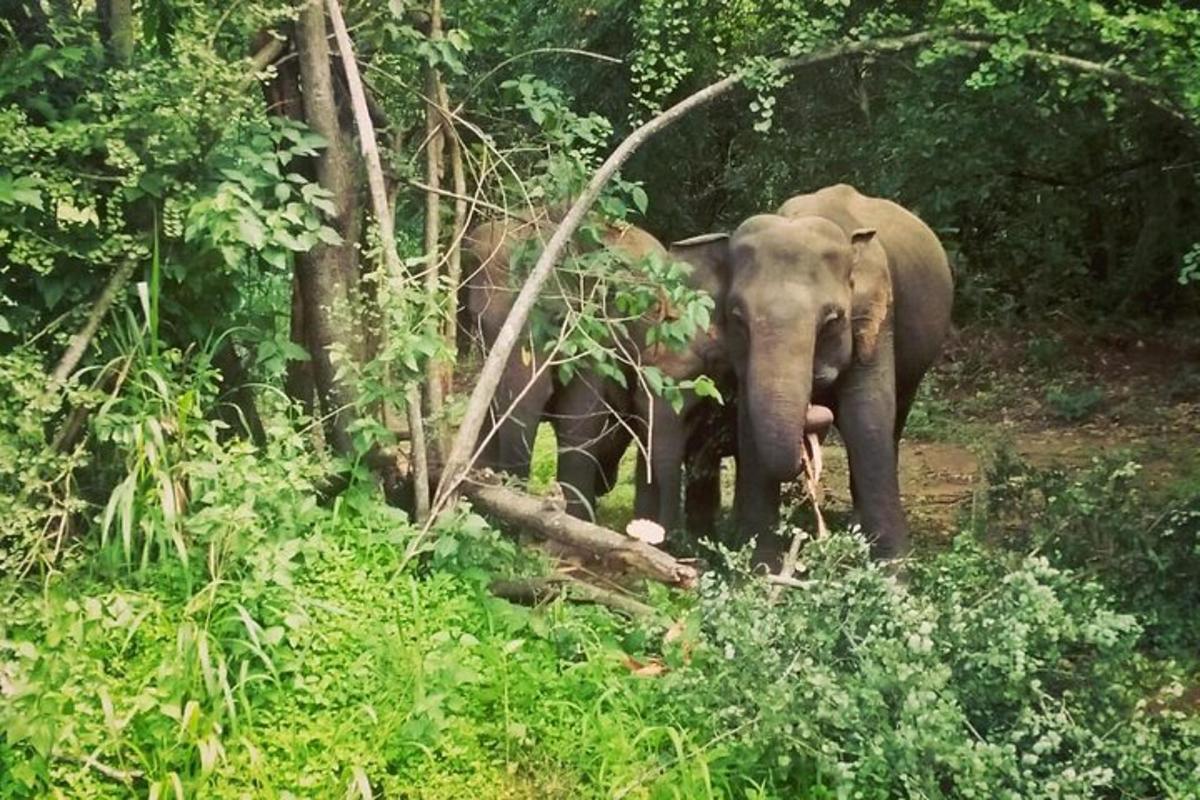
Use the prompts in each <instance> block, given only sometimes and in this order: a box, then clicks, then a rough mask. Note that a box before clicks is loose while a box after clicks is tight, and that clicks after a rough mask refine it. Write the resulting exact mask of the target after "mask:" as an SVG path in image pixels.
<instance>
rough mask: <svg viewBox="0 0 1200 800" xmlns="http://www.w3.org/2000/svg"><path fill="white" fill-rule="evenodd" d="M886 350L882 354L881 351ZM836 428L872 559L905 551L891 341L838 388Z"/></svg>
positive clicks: (881, 346) (856, 508)
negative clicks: (897, 458) (873, 358)
mask: <svg viewBox="0 0 1200 800" xmlns="http://www.w3.org/2000/svg"><path fill="white" fill-rule="evenodd" d="M885 350H886V352H885ZM837 426H838V432H839V433H840V434H841V437H842V441H843V442H845V444H846V455H847V458H848V460H849V463H850V485H851V491H852V493H853V495H854V509H855V512H856V513H857V515H858V517H859V521H860V523H861V524H862V526H863V529H864V531H865V532H866V534H867V536H868V537H869V538H870V540H871V554H872V556H874V557H875V558H877V559H891V558H898V557H901V556H903V555H905V553H906V552H907V549H908V524H907V522H906V521H905V519H904V509H903V507H902V506H901V504H900V480H899V477H898V475H897V468H896V439H895V436H896V395H895V378H894V371H893V369H892V354H891V342H890V339H889V341H887V342H886V347H885V344H884V343H882V342H881V344H880V352H879V354H878V360H877V362H876V363H875V364H874V365H872V366H861V365H860V366H858V367H856V368H854V369H852V370H851V371H850V372H849V373H847V374H846V376H845V378H844V379H843V385H842V386H841V387H839V391H838V403H837Z"/></svg>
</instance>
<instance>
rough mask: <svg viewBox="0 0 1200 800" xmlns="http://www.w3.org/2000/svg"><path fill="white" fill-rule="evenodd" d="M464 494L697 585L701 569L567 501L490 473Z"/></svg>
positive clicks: (612, 556)
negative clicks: (578, 511) (590, 518)
mask: <svg viewBox="0 0 1200 800" xmlns="http://www.w3.org/2000/svg"><path fill="white" fill-rule="evenodd" d="M462 490H463V494H464V495H466V496H467V498H468V499H470V500H471V502H472V503H473V504H474V505H475V507H476V508H477V509H479V510H480V511H483V512H485V513H487V514H491V515H493V516H495V517H498V518H500V519H501V520H504V521H505V522H508V523H510V524H513V525H516V526H519V527H521V528H522V529H525V530H529V531H531V532H533V533H535V534H537V535H538V536H540V537H542V538H544V539H550V540H552V541H554V542H558V543H561V544H565V545H568V546H570V547H573V548H576V549H578V550H582V551H583V552H585V553H588V554H590V555H592V556H593V557H595V558H597V559H600V560H603V561H609V562H615V563H617V564H619V565H620V566H621V567H623V568H625V569H628V570H630V571H632V572H636V573H637V574H639V575H643V576H645V577H647V578H653V579H654V580H656V581H660V582H662V583H665V584H668V585H670V586H678V587H682V588H691V587H692V586H694V585H695V583H696V579H697V578H698V577H699V573H698V572H697V570H696V568H695V567H693V566H691V565H689V564H684V563H682V562H680V561H677V560H676V559H675V558H673V557H672V556H670V555H669V554H667V553H665V552H663V551H662V550H659V549H658V548H657V547H654V546H652V545H649V544H646V543H645V542H642V541H638V540H637V539H634V538H632V537H630V536H624V535H622V534H620V533H617V532H616V531H612V530H609V529H608V528H605V527H603V526H600V525H596V524H595V523H592V522H587V521H586V520H581V519H576V518H575V517H572V516H571V515H569V514H568V513H567V512H566V509H565V508H563V507H562V505H561V503H559V502H556V501H555V500H554V499H551V498H540V497H534V496H533V495H529V494H525V493H524V492H521V491H518V490H517V489H513V488H510V487H508V486H503V485H501V484H500V483H499V482H498V481H497V480H496V479H495V477H494V476H492V475H490V474H489V473H478V472H476V473H472V474H471V475H470V476H468V478H467V479H466V480H465V481H463V484H462Z"/></svg>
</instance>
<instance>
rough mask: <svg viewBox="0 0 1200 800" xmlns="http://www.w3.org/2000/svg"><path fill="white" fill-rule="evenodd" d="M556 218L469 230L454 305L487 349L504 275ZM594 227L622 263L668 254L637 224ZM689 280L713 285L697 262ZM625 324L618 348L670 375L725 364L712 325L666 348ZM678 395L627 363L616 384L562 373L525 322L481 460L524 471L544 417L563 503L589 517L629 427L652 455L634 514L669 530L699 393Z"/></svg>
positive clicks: (505, 293) (506, 305)
mask: <svg viewBox="0 0 1200 800" xmlns="http://www.w3.org/2000/svg"><path fill="white" fill-rule="evenodd" d="M555 225H556V222H555V221H554V220H553V219H551V218H549V217H548V216H547V215H545V214H544V213H541V214H539V215H537V216H535V217H534V218H533V219H532V220H527V219H520V218H510V219H507V220H497V221H491V222H485V223H482V224H480V225H478V226H476V227H475V228H474V229H472V230H471V231H470V232H469V233H468V235H467V237H466V239H465V242H464V244H465V256H466V259H465V266H466V268H467V280H466V284H465V289H464V297H463V302H462V305H463V308H464V311H465V325H466V327H468V328H469V329H470V330H471V331H472V332H473V333H476V334H477V335H478V338H479V340H480V343H481V344H482V346H483V348H484V349H485V350H486V349H487V348H490V347H491V346H492V344H493V343H494V342H495V340H496V336H497V335H498V333H499V330H500V327H501V326H502V325H503V323H504V320H505V319H506V318H507V316H508V313H509V311H510V310H511V308H512V304H513V301H514V299H515V297H516V291H517V288H518V287H516V286H514V285H513V281H512V280H511V273H512V269H513V261H514V258H515V257H516V256H517V253H518V249H519V248H521V247H523V246H525V244H526V243H528V242H530V240H533V239H536V238H541V239H542V240H545V239H546V238H548V237H549V236H550V235H551V234H552V233H553V230H554V227H555ZM600 230H601V235H600V237H599V238H600V239H601V246H602V247H604V248H607V249H609V250H611V251H613V252H615V253H617V254H619V255H620V256H621V257H622V258H623V259H626V260H627V261H629V262H637V261H639V260H640V259H644V258H647V257H651V256H660V257H666V255H667V253H666V250H665V249H664V248H663V247H662V245H661V244H660V243H659V242H658V240H656V239H655V238H654V237H653V236H651V235H650V234H648V233H646V232H645V231H643V230H642V229H640V228H637V227H635V226H632V225H608V226H603V227H602V228H601V229H600ZM577 246H579V244H578V242H577ZM689 283H691V284H692V286H693V287H695V288H698V289H702V290H705V291H710V292H716V291H718V290H719V281H718V280H717V278H716V276H715V275H713V274H711V273H707V272H705V271H704V270H703V269H696V270H693V274H692V277H691V279H690V280H689ZM630 329H631V336H630V338H629V340H628V341H622V342H618V343H616V344H618V345H619V347H620V348H621V349H622V350H623V351H624V352H625V354H626V356H627V357H630V360H634V361H640V362H641V364H643V365H651V366H655V367H657V368H658V369H659V370H660V372H661V373H662V374H663V375H665V376H667V377H669V378H671V379H673V380H676V381H684V380H689V379H692V378H696V377H698V376H699V375H700V374H702V373H704V372H706V371H708V372H710V373H711V372H715V371H717V370H719V369H723V366H721V365H722V364H723V362H721V360H720V355H719V349H718V348H717V346H716V345H717V343H718V341H719V340H718V338H717V337H716V336H715V335H714V332H713V330H706V331H700V332H698V333H697V334H696V335H695V336H694V337H693V338H692V340H691V342H690V343H689V344H688V345H687V346H685V347H682V348H678V349H669V348H666V347H664V346H662V345H647V344H646V341H645V330H646V327H645V325H643V324H640V323H638V324H634V325H631V326H630ZM607 344H612V343H607ZM684 403H685V407H684V409H683V411H682V412H681V413H677V412H676V411H675V410H674V409H673V408H672V407H671V405H670V404H669V403H667V402H664V401H663V400H662V399H661V398H658V397H656V396H653V395H651V394H650V393H649V392H647V391H646V390H645V384H644V383H643V382H642V381H640V380H638V378H637V376H636V375H635V374H634V370H633V369H632V368H629V369H628V370H627V371H626V375H625V385H624V386H623V385H622V384H621V383H619V382H618V381H616V380H614V379H612V378H611V377H604V376H601V375H599V374H597V373H596V372H595V371H593V370H588V369H583V370H577V371H576V372H575V375H574V377H573V378H572V379H570V380H567V381H563V380H561V379H560V378H559V377H558V376H557V375H556V370H555V369H554V367H553V366H552V365H550V364H547V362H546V357H545V355H544V353H543V352H542V351H541V348H540V347H539V346H538V344H537V343H536V342H534V340H533V337H532V336H531V335H530V333H529V331H528V329H527V330H526V331H525V332H524V333H523V335H522V342H521V343H520V344H519V345H518V347H517V348H516V349H514V352H513V354H512V355H511V356H510V358H509V359H508V361H507V362H506V364H505V368H504V373H503V376H502V378H501V382H500V386H499V388H498V389H497V392H496V395H495V398H494V400H493V404H492V425H490V426H488V427H489V428H494V430H485V431H484V433H483V436H484V437H485V441H484V442H483V444H482V448H481V450H482V453H481V463H482V464H483V465H485V466H489V467H491V468H493V469H498V470H502V471H505V472H509V473H511V474H514V475H516V476H518V477H522V478H524V477H528V475H529V470H530V462H531V459H532V454H533V443H534V439H535V437H536V434H537V426H538V424H539V423H540V422H541V421H543V420H548V421H549V422H550V423H551V424H552V425H553V427H554V430H555V433H556V437H557V439H558V481H559V483H560V484H561V485H562V488H563V492H564V495H565V499H566V503H567V508H568V510H569V511H570V512H571V513H572V514H574V515H575V516H579V517H583V518H592V517H594V510H595V500H596V497H597V496H598V495H601V494H604V493H606V492H607V491H608V490H609V489H611V488H612V487H613V486H614V485H615V483H616V478H617V470H618V465H619V462H620V459H621V457H622V455H623V454H624V452H625V451H626V449H627V448H628V446H629V443H630V441H631V439H632V438H633V436H634V435H635V434H636V435H637V436H638V438H639V440H640V449H641V451H642V452H643V453H647V452H648V453H649V454H650V459H649V465H647V459H645V458H644V457H642V458H641V459H639V460H640V468H639V475H640V477H641V478H642V480H639V484H638V490H637V491H638V500H637V510H638V513H639V516H646V517H650V518H652V519H655V520H657V521H659V522H660V523H661V524H663V525H664V527H667V528H673V527H675V526H676V524H677V521H678V515H679V505H680V503H679V497H680V477H679V476H680V470H681V467H682V459H683V458H684V452H685V448H684V444H685V442H686V436H687V431H686V421H687V420H688V419H690V418H693V417H694V416H695V413H696V410H697V409H699V408H702V407H703V405H704V401H701V400H700V399H699V398H697V397H695V396H694V394H693V393H691V392H685V393H684Z"/></svg>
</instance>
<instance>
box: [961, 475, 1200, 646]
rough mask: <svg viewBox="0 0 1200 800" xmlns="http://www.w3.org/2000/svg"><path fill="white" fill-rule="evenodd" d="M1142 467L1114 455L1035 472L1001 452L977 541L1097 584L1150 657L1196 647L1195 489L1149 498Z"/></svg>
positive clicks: (1199, 589) (1199, 515)
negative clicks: (1130, 616) (985, 539)
mask: <svg viewBox="0 0 1200 800" xmlns="http://www.w3.org/2000/svg"><path fill="white" fill-rule="evenodd" d="M1140 469H1141V468H1140V466H1139V465H1138V464H1137V463H1136V462H1133V461H1129V460H1128V459H1126V458H1125V457H1123V456H1121V455H1110V456H1107V457H1103V458H1095V459H1093V461H1092V463H1091V465H1090V466H1088V467H1087V468H1085V469H1082V470H1076V471H1070V470H1065V469H1061V468H1037V467H1034V466H1031V465H1029V464H1026V463H1024V462H1021V461H1020V460H1018V459H1016V458H1015V457H1014V456H1013V454H1012V453H1011V452H1008V451H1001V452H1000V453H999V454H998V456H997V457H996V459H995V460H994V462H993V463H992V465H991V467H990V468H989V470H988V475H987V483H988V490H987V495H986V503H985V504H984V506H985V508H984V512H985V513H983V514H982V515H979V516H978V517H977V519H976V522H975V525H976V528H977V530H978V532H979V534H980V535H983V536H990V537H992V538H994V539H997V540H999V541H1000V542H1002V543H1003V544H1004V545H1005V546H1007V547H1009V548H1013V549H1018V550H1024V551H1028V550H1034V549H1036V550H1038V551H1040V552H1043V553H1045V554H1046V555H1047V556H1048V557H1049V558H1050V559H1051V561H1052V562H1053V563H1054V564H1056V565H1061V566H1064V567H1067V568H1069V569H1073V570H1077V571H1079V572H1081V573H1083V574H1086V575H1089V576H1091V577H1093V578H1095V579H1096V580H1098V581H1100V582H1102V583H1103V584H1104V585H1105V586H1106V587H1107V588H1108V589H1109V590H1110V591H1111V592H1112V593H1113V595H1114V597H1115V598H1116V599H1117V601H1118V602H1119V603H1120V605H1121V607H1122V608H1125V609H1127V610H1129V611H1130V612H1132V613H1135V614H1137V616H1138V618H1139V619H1140V620H1141V622H1142V624H1143V626H1144V627H1145V629H1146V636H1145V639H1144V643H1145V644H1146V645H1147V646H1149V647H1150V648H1152V649H1153V650H1155V651H1160V652H1164V653H1172V654H1173V653H1182V654H1193V655H1194V653H1195V652H1196V651H1197V648H1200V631H1198V630H1197V629H1196V625H1195V609H1196V607H1197V605H1200V584H1198V583H1197V580H1196V576H1197V575H1200V491H1198V490H1197V486H1196V485H1195V484H1194V483H1192V484H1189V483H1187V482H1184V483H1181V484H1180V486H1179V487H1178V489H1177V490H1175V492H1174V494H1172V495H1168V496H1166V497H1158V498H1155V502H1148V501H1147V498H1146V497H1145V496H1144V494H1143V491H1142V490H1141V489H1139V488H1138V485H1137V477H1138V473H1139V472H1140Z"/></svg>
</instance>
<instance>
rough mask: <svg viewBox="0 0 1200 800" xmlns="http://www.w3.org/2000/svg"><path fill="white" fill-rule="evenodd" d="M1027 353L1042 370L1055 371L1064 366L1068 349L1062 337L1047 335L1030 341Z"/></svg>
mask: <svg viewBox="0 0 1200 800" xmlns="http://www.w3.org/2000/svg"><path fill="white" fill-rule="evenodd" d="M1025 352H1026V354H1027V355H1028V356H1029V360H1030V362H1032V363H1033V364H1034V365H1036V366H1038V367H1040V368H1042V369H1054V368H1056V367H1058V366H1060V365H1061V364H1062V362H1063V358H1064V357H1065V356H1066V354H1067V347H1066V343H1065V342H1063V339H1062V337H1061V336H1059V335H1058V334H1056V333H1046V334H1039V335H1037V336H1034V337H1033V338H1032V339H1030V340H1029V342H1028V343H1027V344H1026V346H1025Z"/></svg>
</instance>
